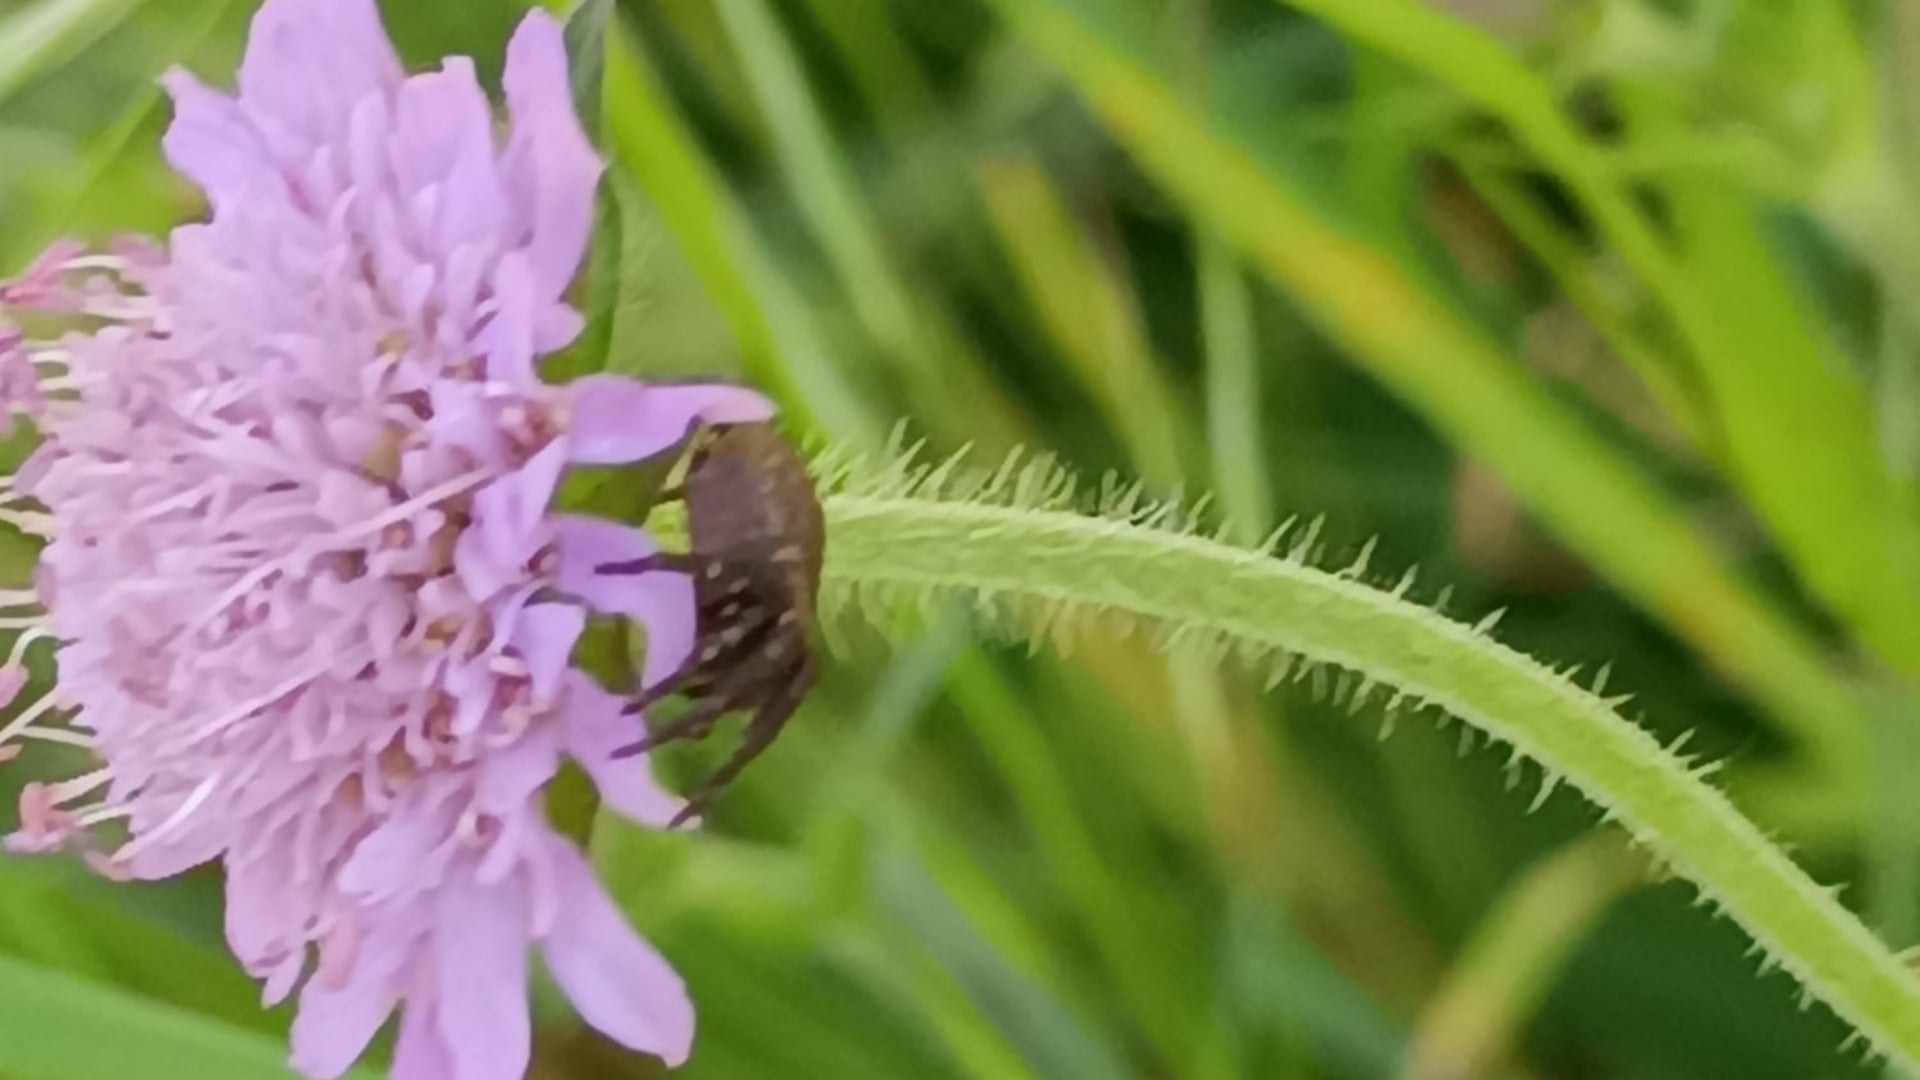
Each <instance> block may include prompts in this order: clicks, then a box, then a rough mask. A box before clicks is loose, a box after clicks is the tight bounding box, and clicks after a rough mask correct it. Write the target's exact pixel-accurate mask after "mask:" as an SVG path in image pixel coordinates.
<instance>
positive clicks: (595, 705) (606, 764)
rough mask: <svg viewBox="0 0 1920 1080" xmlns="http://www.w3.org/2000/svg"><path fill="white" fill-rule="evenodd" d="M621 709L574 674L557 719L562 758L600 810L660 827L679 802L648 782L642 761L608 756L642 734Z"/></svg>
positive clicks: (645, 761)
mask: <svg viewBox="0 0 1920 1080" xmlns="http://www.w3.org/2000/svg"><path fill="white" fill-rule="evenodd" d="M625 707H626V701H625V700H624V699H622V698H619V697H616V696H614V695H612V694H609V693H607V692H606V691H605V690H602V689H601V688H600V686H599V685H598V684H597V683H595V682H594V681H593V680H592V679H589V678H587V677H586V676H584V675H579V674H575V675H574V676H573V678H571V679H570V680H568V683H567V704H566V710H565V712H563V713H562V714H561V719H562V722H563V723H564V725H565V728H566V740H567V753H569V754H571V755H573V759H574V760H575V761H578V762H579V763H580V767H581V768H583V769H585V770H587V775H588V776H590V777H592V778H593V786H594V787H596V788H598V789H599V791H600V802H601V803H602V804H603V805H605V806H608V807H610V808H612V809H613V810H614V811H615V812H617V813H619V814H620V815H621V816H623V817H625V818H627V819H628V820H630V821H635V822H638V823H639V824H642V825H649V826H653V827H655V828H664V827H665V826H666V824H667V822H669V821H672V820H673V817H674V815H675V814H677V813H679V812H680V807H681V802H680V800H679V799H677V798H675V797H674V796H672V795H669V794H668V793H667V792H666V790H665V789H663V788H662V787H661V786H660V785H659V784H658V783H656V782H655V781H654V779H653V772H652V767H651V764H652V763H651V762H650V761H649V760H648V759H647V758H646V757H645V756H641V757H623V758H616V757H614V756H613V754H614V751H616V750H619V749H622V748H623V747H627V746H631V745H633V743H634V742H635V741H636V740H638V739H639V738H640V735H641V733H642V731H643V728H642V726H641V722H640V720H639V718H638V717H633V716H626V715H623V714H622V713H621V710H622V709H623V708H625Z"/></svg>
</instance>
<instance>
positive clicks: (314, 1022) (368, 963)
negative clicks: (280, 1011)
mask: <svg viewBox="0 0 1920 1080" xmlns="http://www.w3.org/2000/svg"><path fill="white" fill-rule="evenodd" d="M405 951H406V950H404V949H400V948H392V947H389V948H383V949H374V948H372V947H371V946H369V947H368V948H366V949H363V950H362V952H361V954H360V957H359V960H358V961H357V962H356V963H355V964H354V966H353V974H352V976H351V977H349V978H348V980H347V984H346V985H345V986H343V987H341V988H340V989H338V990H330V989H328V988H327V987H326V986H325V985H323V983H322V982H321V980H319V979H309V980H308V981H307V985H306V988H305V989H304V990H302V991H301V992H300V1012H299V1014H298V1015H297V1016H295V1017H294V1020H293V1040H292V1042H293V1054H292V1057H291V1062H292V1064H293V1067H294V1068H295V1069H298V1070H299V1071H301V1072H303V1073H305V1074H306V1075H308V1076H311V1077H314V1078H315V1080H330V1078H331V1077H335V1076H339V1075H340V1074H341V1073H343V1072H346V1071H347V1068H348V1067H349V1066H351V1065H352V1064H353V1062H354V1060H355V1059H356V1058H358V1057H359V1056H360V1054H361V1053H362V1052H363V1051H365V1050H366V1048H367V1043H368V1042H370V1041H371V1040H372V1039H373V1035H374V1032H376V1031H379V1030H380V1025H381V1024H383V1023H385V1022H386V1019H387V1014H389V1013H391V1012H392V1011H393V1007H394V1005H395V1004H396V1003H397V1002H398V1001H399V998H400V992H399V987H398V985H397V980H396V979H395V975H396V973H397V972H398V970H399V968H400V964H401V961H402V959H403V953H404V952H405ZM515 1080H518V1077H516V1078H515Z"/></svg>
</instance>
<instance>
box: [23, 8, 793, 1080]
mask: <svg viewBox="0 0 1920 1080" xmlns="http://www.w3.org/2000/svg"><path fill="white" fill-rule="evenodd" d="M504 81H505V96H506V99H507V104H508V108H509V111H510V114H511V129H510V133H509V134H507V136H506V137H505V139H504V142H501V141H500V140H498V139H496V136H495V127H494V120H493V115H492V112H491V110H490V108H489V104H488V100H487V97H486V95H485V93H484V92H483V91H482V89H481V87H480V85H479V83H478V81H477V80H476V78H475V75H474V71H473V68H472V65H471V64H470V63H469V62H467V61H466V60H464V59H458V58H455V59H449V60H447V61H446V62H445V63H444V64H443V66H442V67H441V68H440V69H439V70H438V71H433V72H429V73H425V74H419V75H413V76H411V77H409V76H407V75H406V74H405V73H404V72H403V71H402V70H401V67H400V65H399V63H398V61H397V60H396V59H395V57H394V54H393V52H392V49H391V46H390V45H389V44H388V42H387V40H386V37H385V34H384V31H383V30H382V28H381V26H380V24H379V21H378V16H377V14H376V12H375V10H374V6H373V3H372V0H268V3H266V4H265V6H263V7H262V8H261V10H260V12H259V14H258V16H257V17H256V19H255V21H254V24H253V31H252V35H251V38H250V41H249V45H248V49H247V53H246V58H245V61H244V63H243V64H242V67H241V70H240V74H239V91H238V94H237V95H236V96H232V97H229V96H226V95H224V94H221V93H218V92H215V91H213V90H210V89H208V88H207V87H205V86H203V85H201V84H200V83H199V82H197V81H195V80H194V79H193V78H192V77H191V76H189V75H186V74H185V73H182V72H174V73H171V74H169V75H168V76H167V79H166V86H167V89H168V90H169V92H170V93H171V94H172V96H173V99H174V103H175V107H176V116H175V119H174V123H173V125H172V127H171V128H170V130H169V131H168V133H167V136H166V142H165V146H166V151H167V154H168V157H169V159H170V160H171V161H172V163H173V164H174V165H175V166H176V167H177V168H178V169H179V170H180V171H181V172H183V173H184V174H186V175H187V176H188V177H189V178H191V179H192V180H193V181H195V182H196V183H197V184H199V185H200V187H201V188H202V189H203V190H204V191H205V192H206V195H207V199H208V202H209V204H210V206H211V214H210V216H209V218H208V219H207V220H206V221H205V222H203V223H199V224H194V225H188V226H184V227H181V228H179V229H177V230H175V231H174V232H173V234H172V235H171V237H170V239H169V242H168V243H167V244H166V245H165V246H164V247H163V248H162V247H155V246H151V245H142V244H123V245H121V246H119V247H117V248H116V249H115V250H112V251H109V252H106V253H98V254H96V253H89V252H87V251H84V250H82V249H80V248H78V247H77V246H66V245H63V246H58V247H56V248H55V249H53V250H51V251H50V252H49V253H48V254H46V255H45V256H43V257H42V258H41V259H40V260H38V261H37V262H36V263H35V264H34V266H32V267H30V268H29V269H28V271H27V272H25V273H24V274H22V275H21V276H20V277H18V278H16V279H15V280H14V281H12V282H10V283H8V284H6V285H5V286H0V303H3V304H7V305H11V306H13V307H16V308H38V309H46V310H51V311H55V312H64V313H69V314H71V315H73V316H76V317H77V318H79V319H82V320H84V321H85V323H86V325H88V326H89V327H91V329H89V330H88V331H86V332H82V333H73V334H69V335H67V336H65V337H63V338H60V339H57V340H41V339H31V338H28V337H26V336H25V335H23V334H21V333H20V332H18V331H17V330H14V329H13V328H12V325H11V324H9V323H0V401H4V402H5V403H6V404H7V405H8V406H9V408H10V409H12V410H14V411H20V412H25V413H27V414H29V415H31V416H32V417H33V418H34V419H35V421H36V423H37V424H38V425H39V427H40V429H41V431H42V432H43V434H44V435H45V441H44V442H43V444H42V445H41V447H40V449H39V450H38V451H36V452H35V454H34V455H33V457H32V458H31V459H30V460H29V461H28V463H27V464H26V465H25V466H24V467H23V468H22V469H21V470H20V471H19V473H18V474H16V475H15V476H14V477H13V478H12V479H11V481H10V482H9V483H8V484H7V486H6V487H5V488H4V489H0V515H3V516H4V517H5V519H6V520H7V521H9V522H10V523H12V524H15V525H18V526H20V527H23V528H28V529H31V530H32V531H35V532H38V533H41V534H43V535H44V536H46V537H47V546H46V548H45V551H44V554H43V556H42V558H41V562H40V568H39V575H38V578H37V581H36V583H35V589H33V590H31V591H23V592H16V593H0V608H5V609H7V610H11V611H20V610H22V609H31V610H29V611H28V613H26V614H23V615H21V616H20V617H18V618H13V619H6V620H5V621H4V623H0V625H4V626H5V627H6V628H8V629H11V630H15V631H17V632H18V634H19V636H18V637H17V638H16V639H15V644H14V647H13V649H12V655H11V656H10V657H9V658H8V660H7V662H6V664H5V665H4V666H0V690H3V691H5V692H6V696H9V697H11V696H13V695H15V694H18V693H19V692H20V688H21V684H22V682H23V680H22V679H21V678H20V677H18V673H19V672H20V671H21V670H22V669H21V665H20V661H21V657H22V654H23V653H24V651H25V650H26V649H28V648H30V647H31V646H32V645H33V644H34V643H35V642H38V641H57V642H58V654H57V658H58V669H59V674H58V679H57V684H56V686H55V687H54V689H52V690H51V691H50V692H48V693H47V694H46V695H45V696H43V697H42V698H40V699H39V700H37V701H33V702H31V703H28V704H26V705H25V706H24V707H23V708H22V709H21V710H20V711H19V713H18V716H17V717H16V719H14V720H13V721H11V722H10V723H9V724H8V725H6V727H5V729H4V730H3V731H0V747H7V746H13V745H17V744H18V742H19V741H20V740H22V739H40V740H45V741H52V742H59V743H68V744H73V745H75V746H79V747H82V748H84V749H85V750H87V751H89V752H90V753H91V755H92V756H93V757H94V759H95V761H94V764H93V767H91V768H90V769H88V770H86V771H84V772H83V773H82V775H79V776H77V777H75V778H74V779H72V780H68V781H64V782H61V783H55V784H35V785H30V786H29V787H28V789H27V791H26V794H25V795H24V796H23V798H22V802H21V826H20V829H19V831H18V832H17V833H15V834H14V835H13V836H12V837H10V838H9V844H10V846H12V847H14V848H15V849H25V850H46V849H52V848H78V849H79V850H81V851H83V852H85V853H86V854H87V856H88V858H89V860H90V861H91V862H92V863H93V864H94V865H95V866H97V867H98V868H99V869H101V870H102V871H103V872H107V873H110V874H114V875H119V876H126V877H132V878H158V877H165V876H168V875H171V874H175V873H178V872H180V871H182V870H184V869H186V868H188V867H191V866H194V865H196V864H199V863H202V862H205V861H208V860H213V859H218V860H220V861H221V862H222V864H223V865H224V867H225V870H226V874H227V937H228V940H229V942H230V944H231V946H232V948H233V950H234V952H235V954H236V955H237V956H238V957H239V959H240V960H241V962H242V963H243V964H244V965H245V966H246V967H247V969H248V970H249V971H250V972H251V973H252V974H254V975H255V976H256V977H258V978H260V979H261V980H263V982H264V984H265V997H266V999H267V1000H268V1001H269V1002H272V1001H277V1000H280V999H282V998H284V997H285V996H287V995H289V994H291V993H294V992H295V991H296V990H297V991H298V993H299V1014H298V1018H297V1020H296V1022H295V1026H294V1033H293V1061H294V1064H295V1065H296V1067H298V1068H299V1069H300V1070H301V1071H303V1072H305V1073H307V1074H308V1075H311V1076H316V1077H327V1076H333V1075H337V1074H339V1073H340V1072H342V1071H344V1070H345V1069H346V1068H347V1066H348V1065H350V1064H351V1063H352V1062H353V1060H354V1059H355V1058H356V1057H358V1056H359V1054H360V1053H361V1051H362V1050H363V1049H364V1047H365V1046H366V1044H367V1042H368V1040H369V1039H370V1038H371V1037H372V1035H373V1034H374V1032H375V1031H376V1030H377V1029H378V1027H379V1026H380V1025H381V1023H382V1022H383V1021H384V1020H385V1019H386V1017H387V1016H388V1015H389V1014H390V1013H391V1012H392V1011H393V1010H394V1008H395V1007H396V1006H399V1007H400V1008H401V1009H402V1019H401V1024H400V1038H399V1042H398V1046H397V1050H396V1057H395V1062H394V1075H395V1076H396V1077H402V1078H408V1080H424V1078H440V1077H447V1078H457V1080H483V1078H484V1080H492V1078H499V1080H514V1078H517V1077H519V1076H520V1075H521V1074H522V1073H523V1072H524V1070H525V1067H526V1063H527V1057H528V1043H529V1030H528V1029H529V1021H528V1016H527V1009H526V1004H525V1000H524V995H525V989H524V983H525V976H526V971H525V968H526V958H527V951H528V948H529V945H530V944H533V943H537V944H538V945H539V946H540V947H541V948H542V949H543V951H544V955H545V959H546V962H547V965H548V967H549V968H550V970H551V971H552V972H553V974H554V976H555V978H556V980H557V981H558V982H559V984H560V985H561V986H562V987H563V988H564V989H565V990H566V991H567V992H568V993H569V995H570V996H571V997H572V999H573V1001H574V1003H575V1005H576V1006H577V1007H578V1009H579V1010H580V1012H581V1013H582V1015H583V1016H584V1017H585V1018H586V1019H587V1020H588V1021H590V1022H591V1023H593V1024H594V1025H595V1026H597V1027H599V1028H600V1029H601V1030H602V1031H604V1032H605V1033H606V1034H608V1035H609V1036H611V1037H612V1038H614V1039H617V1040H619V1041H621V1042H623V1043H625V1044H627V1045H629V1046H631V1047H634V1048H636V1049H640V1050H644V1051H648V1052H651V1053H655V1054H658V1055H660V1056H662V1057H664V1058H666V1059H668V1060H669V1061H674V1062H677V1061H679V1060H681V1059H683V1058H684V1057H685V1056H686V1054H687V1052H688V1047H689V1044H690V1041H691V1038H692V1012H691V1007H690V1005H689V1003H688V1001H687V999H686V995H685V992H684V990H683V988H682V986H681V984H680V981H679V979H678V978H677V977H676V976H675V975H674V974H673V972H672V970H671V969H670V968H669V967H668V966H667V964H666V963H665V961H664V960H662V959H661V958H660V957H659V956H658V955H657V954H656V953H655V952H654V951H653V950H652V949H651V948H650V947H649V946H647V945H646V944H645V943H644V942H642V941H641V940H640V939H639V938H638V937H636V936H635V935H634V934H633V932H632V931H631V929H630V928H629V927H628V926H627V924H626V923H625V921H624V919H623V918H622V917H621V916H620V914H619V913H618V911H617V910H616V908H615V907H614V905H613V904H612V902H611V901H610V900H609V898H608V897H607V896H606V895H605V893H604V892H603V891H602V889H601V888H600V886H599V885H598V883H597V881H596V879H595V878H594V876H593V874H592V873H591V871H590V870H589V868H588V866H587V864H586V862H585V860H584V859H583V858H582V856H581V855H580V853H579V852H578V851H576V850H575V849H574V848H573V846H572V845H571V844H570V843H569V842H567V841H566V840H565V839H563V838H562V837H560V836H559V835H558V834H556V833H555V832H554V831H553V829H552V828H551V827H550V826H549V825H548V823H547V821H546V819H545V816H544V813H543V811H542V809H541V803H540V791H541V788H542V787H543V785H544V784H545V783H546V782H547V781H548V779H550V778H551V777H552V776H553V775H554V774H555V771H556V769H557V768H558V766H559V762H560V760H561V757H562V755H570V756H572V757H573V758H575V759H576V760H577V761H578V762H579V763H580V764H581V765H582V766H583V767H584V768H585V770H586V771H587V772H588V773H589V774H590V775H591V776H592V777H593V778H594V780H595V781H596V783H597V784H598V785H599V787H600V790H601V794H602V798H603V802H604V803H605V804H606V805H607V806H609V807H611V808H613V809H615V810H618V811H620V812H623V813H625V814H627V815H628V816H630V817H632V818H634V819H636V820H639V821H642V822H645V823H649V824H659V823H662V822H664V821H666V820H667V819H669V818H671V817H672V816H673V814H674V812H675V810H676V808H677V806H676V802H675V800H673V799H672V798H671V797H669V796H668V795H666V794H665V793H664V792H662V791H660V790H659V789H658V788H657V787H655V786H654V785H653V783H652V780H651V778H650V777H649V775H648V774H647V772H646V770H645V766H644V763H642V762H640V761H633V760H622V759H619V758H616V757H615V756H614V754H613V751H614V750H615V749H617V748H619V747H620V746H622V745H625V744H627V743H629V742H631V741H632V738H633V734H634V732H633V722H632V720H631V719H630V718H623V717H621V716H620V708H621V702H620V701H619V700H618V699H616V698H614V697H613V696H611V695H610V694H608V693H606V692H605V691H603V690H601V689H600V688H599V687H598V686H597V685H596V684H595V683H594V682H592V681H591V680H589V679H588V678H586V677H585V676H583V675H581V674H579V673H578V672H576V671H574V670H572V669H571V668H570V667H569V657H570V654H571V652H572V649H573V646H574V643H575V640H576V639H577V638H578V636H579V635H580V633H581V631H582V628H583V626H584V624H585V620H586V618H587V615H588V611H589V609H594V610H598V611H602V612H607V613H612V614H618V615H624V616H628V617H631V618H633V619H635V620H637V621H639V622H641V623H643V624H644V625H645V627H646V629H647V634H648V643H649V650H648V651H649V656H648V663H647V671H648V674H649V676H650V677H654V678H657V677H658V676H659V675H660V674H661V673H664V672H665V671H668V670H671V669H672V668H673V667H674V666H675V665H676V664H677V663H678V661H679V660H680V659H681V658H683V657H684V656H685V653H686V649H687V648H688V643H689V642H690V640H691V634H692V623H693V619H694V611H693V606H692V588H691V583H690V582H689V581H688V580H687V579H686V578H685V577H683V576H681V575H678V574H672V573H664V572H662V573H653V574H646V575H642V576H640V577H637V578H632V579H607V578H603V577H600V576H598V575H596V574H595V573H594V572H593V570H594V567H595V566H597V565H598V564H600V563H602V562H606V561H610V560H618V559H631V558H635V557H638V556H642V555H645V554H647V553H648V552H650V551H652V550H653V547H652V545H651V543H650V542H649V540H648V539H647V537H646V536H645V535H644V534H642V533H640V532H638V531H636V530H634V529H631V528H628V527H626V526H622V525H617V524H613V523H609V522H604V521H599V520H595V519H589V518H582V517H569V516H564V515H557V514H554V513H551V512H550V511H549V510H548V504H549V502H550V499H551V497H552V495H553V493H554V490H555V487H556V485H557V483H558V482H559V479H560V477H561V475H562V472H563V471H564V469H565V468H566V467H567V466H568V465H569V464H570V463H574V462H594V463H610V462H624V461H634V460H638V459H640V458H643V457H646V456H649V455H652V454H655V453H659V452H661V451H663V450H666V449H669V448H671V447H672V446H673V445H675V444H676V443H678V442H679V441H681V440H682V439H683V438H684V437H685V435H686V433H687V431H688V429H689V428H690V427H691V426H692V425H694V424H695V423H697V422H698V421H699V420H701V419H703V418H704V419H709V420H715V421H732V420H750V419H760V418H764V417H766V416H767V415H768V414H769V411H770V410H769V408H768V406H767V404H766V402H765V401H764V400H763V399H761V398H759V397H758V396H757V395H754V394H752V393H749V392H746V391H742V390H737V389H734V388H731V387H724V386H649V385H644V384H640V383H636V382H633V381H630V380H626V379H621V378H617V377H612V376H592V377H589V378H586V379H582V380H579V381H576V382H574V383H571V384H568V385H564V386H551V385H548V384H545V383H543V382H541V381H540V379H539V377H538V375H537V372H536V362H537V360H538V358H539V357H540V356H541V355H542V354H544V353H546V352H550V351H552V350H554V349H557V348H559V347H561V346H563V345H565V344H566V343H567V342H568V341H569V340H570V339H571V338H572V337H573V336H574V335H575V334H576V333H577V332H578V329H579V325H580V320H579V318H578V316H577V314H576V313H575V312H574V311H573V310H572V309H571V308H570V307H568V306H567V304H566V302H565V299H564V294H565V291H566V288H567V286H568V284H569V281H570V279H571V278H572V276H573V274H574V273H575V271H576V269H577V266H578V263H579V262H580V259H581V257H582V254H583V252H584V250H585V246H586V243H587V240H588V233H589V228H590V219H591V207H592V200H593V193H594V188H595V185H596V183H597V180H598V176H599V172H600V163H599V161H598V159H597V158H596V156H595V154H594V153H593V150H592V149H591V147H590V146H589V144H588V143H587V141H586V139H585V138H584V136H583V135H582V133H581V131H580V128H579V125H578V123H577V121H576V119H575V118H574V115H573V112H572V108H571V104H570V99H569V91H568V80H567V71H566V60H565V55H564V52H563V49H562V45H561V37H560V32H559V28H558V27H557V26H556V25H555V24H554V23H553V22H552V21H551V20H550V19H549V18H547V17H546V16H545V15H543V14H539V13H536V14H533V15H530V16H528V18H527V19H526V21H525V22H524V23H523V24H522V25H521V27H520V29H519V31H518V32H517V33H516V34H515V36H514V38H513V41H512V43H511V45H510V46H509V50H508V56H507V65H506V76H505V80H504ZM9 602H11V604H9ZM0 618H4V616H0Z"/></svg>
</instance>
